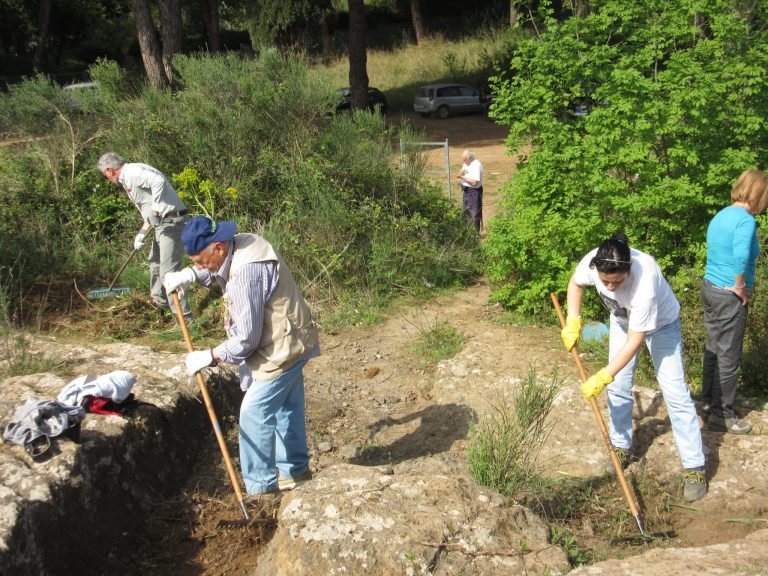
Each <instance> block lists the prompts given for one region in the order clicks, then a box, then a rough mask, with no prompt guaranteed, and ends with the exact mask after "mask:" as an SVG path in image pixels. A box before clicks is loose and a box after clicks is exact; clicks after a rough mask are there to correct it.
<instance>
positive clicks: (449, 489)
mask: <svg viewBox="0 0 768 576" xmlns="http://www.w3.org/2000/svg"><path fill="white" fill-rule="evenodd" d="M414 468H415V467H413V466H410V467H409V469H404V470H403V471H399V470H398V469H395V468H392V467H364V466H354V465H350V464H340V465H336V466H332V467H330V468H327V469H325V470H323V472H322V475H320V476H319V477H317V478H315V479H314V480H312V481H311V482H309V483H307V484H304V485H303V486H301V487H300V488H299V489H297V490H295V491H293V492H292V493H290V495H288V496H286V497H285V498H284V500H283V502H282V506H281V509H280V514H279V517H278V530H277V533H276V534H275V536H274V538H273V540H272V541H271V542H270V544H269V546H268V549H267V551H266V553H265V554H264V555H263V556H262V558H261V560H260V562H259V566H258V569H257V570H256V573H258V574H274V575H277V576H279V575H289V574H290V575H299V576H300V575H302V574H304V575H310V574H312V575H315V574H328V575H334V574H370V575H377V574H380V575H382V576H383V575H389V574H413V575H416V574H435V575H439V574H483V575H486V576H492V575H494V574H498V575H502V574H504V575H507V574H551V575H554V574H560V573H564V572H566V571H567V570H568V568H569V565H568V561H567V558H566V555H565V552H564V551H563V550H562V549H561V548H560V547H558V546H553V545H551V544H550V543H549V529H548V527H547V525H546V524H544V522H542V521H541V520H540V519H539V518H537V517H536V516H535V515H534V514H533V513H532V512H530V511H529V510H528V509H526V508H524V507H522V506H510V505H507V504H506V503H505V501H504V499H503V498H502V497H501V496H499V495H498V494H496V493H494V492H490V491H489V490H487V489H484V488H482V487H480V486H478V485H477V484H476V483H475V482H474V481H472V480H471V479H470V478H468V477H466V476H461V475H451V476H448V475H443V474H438V473H429V471H430V468H431V466H429V465H426V466H424V467H423V468H422V471H421V472H420V473H419V472H417V471H415V470H414Z"/></svg>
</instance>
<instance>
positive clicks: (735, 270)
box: [701, 170, 768, 434]
mask: <svg viewBox="0 0 768 576" xmlns="http://www.w3.org/2000/svg"><path fill="white" fill-rule="evenodd" d="M731 199H732V200H733V204H731V205H730V206H728V207H727V208H723V209H722V210H720V212H718V213H717V214H715V217H714V218H712V220H711V221H710V223H709V228H707V269H706V273H705V274H704V279H703V280H702V286H701V300H702V303H703V305H704V324H705V326H706V327H707V346H706V349H705V351H704V375H703V386H702V401H703V404H704V411H705V415H706V416H707V418H708V426H709V429H710V430H714V431H720V432H730V433H732V434H749V432H750V431H751V430H752V426H751V425H750V424H749V423H747V422H744V421H743V420H740V419H739V418H738V417H737V415H736V413H735V412H734V409H733V404H734V402H735V400H736V385H737V383H738V380H739V369H740V363H741V349H742V345H743V343H744V331H745V329H746V326H747V312H748V309H749V297H750V294H751V293H752V286H753V284H754V281H755V261H756V260H757V256H758V254H759V253H760V246H759V244H758V242H757V232H756V222H755V216H756V215H758V214H761V213H762V212H763V211H764V210H765V208H766V205H768V180H766V177H765V174H763V173H762V172H761V171H760V170H747V171H746V172H744V173H743V174H742V175H741V176H739V179H738V180H737V181H736V184H734V186H733V189H732V190H731Z"/></svg>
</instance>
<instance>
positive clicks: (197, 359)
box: [187, 350, 215, 376]
mask: <svg viewBox="0 0 768 576" xmlns="http://www.w3.org/2000/svg"><path fill="white" fill-rule="evenodd" d="M213 364H215V362H214V361H213V350H197V351H195V352H190V353H189V354H187V372H189V374H190V375H191V376H194V375H195V374H197V373H198V372H200V370H202V369H203V368H205V367H206V366H211V365H213Z"/></svg>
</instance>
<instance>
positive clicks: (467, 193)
mask: <svg viewBox="0 0 768 576" xmlns="http://www.w3.org/2000/svg"><path fill="white" fill-rule="evenodd" d="M461 161H462V165H461V170H460V171H459V172H458V173H457V174H456V178H458V179H459V182H460V183H461V190H462V204H463V207H464V217H465V218H466V219H467V220H469V221H470V222H472V223H474V225H475V229H476V230H477V232H478V233H480V229H481V228H482V225H483V165H482V164H480V160H478V159H477V158H475V153H474V152H472V151H471V150H464V152H463V153H462V154H461Z"/></svg>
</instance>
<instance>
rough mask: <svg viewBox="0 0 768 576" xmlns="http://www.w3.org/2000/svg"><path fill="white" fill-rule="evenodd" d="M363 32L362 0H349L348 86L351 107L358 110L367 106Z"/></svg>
mask: <svg viewBox="0 0 768 576" xmlns="http://www.w3.org/2000/svg"><path fill="white" fill-rule="evenodd" d="M365 32H366V24H365V5H364V4H363V0H349V86H350V88H351V90H352V108H357V109H360V110H362V109H364V108H366V107H367V106H368V70H367V67H366V66H367V59H368V55H367V53H366V40H365Z"/></svg>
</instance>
